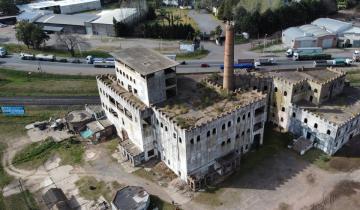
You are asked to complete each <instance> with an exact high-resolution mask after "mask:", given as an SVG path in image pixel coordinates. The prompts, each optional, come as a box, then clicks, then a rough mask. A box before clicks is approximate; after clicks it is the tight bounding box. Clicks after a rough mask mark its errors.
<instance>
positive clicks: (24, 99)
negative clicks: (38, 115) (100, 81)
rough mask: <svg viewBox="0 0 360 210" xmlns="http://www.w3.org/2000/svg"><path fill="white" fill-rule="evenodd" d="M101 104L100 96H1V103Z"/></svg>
mask: <svg viewBox="0 0 360 210" xmlns="http://www.w3.org/2000/svg"><path fill="white" fill-rule="evenodd" d="M85 104H100V98H99V96H39V97H32V96H31V97H28V96H16V97H0V105H47V106H55V105H56V106H57V105H66V106H70V105H85Z"/></svg>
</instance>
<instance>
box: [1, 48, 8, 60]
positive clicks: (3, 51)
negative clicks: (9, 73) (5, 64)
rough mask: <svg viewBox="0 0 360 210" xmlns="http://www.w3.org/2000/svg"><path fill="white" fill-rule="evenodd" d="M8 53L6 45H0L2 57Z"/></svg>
mask: <svg viewBox="0 0 360 210" xmlns="http://www.w3.org/2000/svg"><path fill="white" fill-rule="evenodd" d="M6 54H7V51H6V49H5V48H4V47H0V57H1V58H3V57H5V56H6Z"/></svg>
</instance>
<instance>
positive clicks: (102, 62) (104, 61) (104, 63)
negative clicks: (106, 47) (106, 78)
mask: <svg viewBox="0 0 360 210" xmlns="http://www.w3.org/2000/svg"><path fill="white" fill-rule="evenodd" d="M86 63H88V64H93V65H94V67H97V68H100V67H103V68H115V59H114V58H94V57H92V56H91V55H88V56H86Z"/></svg>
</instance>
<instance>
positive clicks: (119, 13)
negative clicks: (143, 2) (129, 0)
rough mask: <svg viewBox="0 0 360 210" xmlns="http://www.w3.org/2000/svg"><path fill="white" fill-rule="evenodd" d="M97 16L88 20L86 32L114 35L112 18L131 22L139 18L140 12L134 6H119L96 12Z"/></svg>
mask: <svg viewBox="0 0 360 210" xmlns="http://www.w3.org/2000/svg"><path fill="white" fill-rule="evenodd" d="M97 16H98V18H97V19H96V20H94V21H91V22H89V23H88V24H87V25H88V27H89V28H90V30H88V34H91V35H103V36H115V30H114V19H115V20H116V21H117V22H123V23H126V24H132V23H134V22H136V21H137V20H138V19H139V18H140V12H139V11H138V9H136V8H119V9H114V10H104V11H102V12H100V13H98V14H97Z"/></svg>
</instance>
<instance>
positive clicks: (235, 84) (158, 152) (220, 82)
mask: <svg viewBox="0 0 360 210" xmlns="http://www.w3.org/2000/svg"><path fill="white" fill-rule="evenodd" d="M114 57H115V60H116V64H115V67H116V68H115V69H116V74H115V75H100V76H98V77H97V83H98V89H99V92H100V98H101V102H102V107H103V109H104V110H105V113H106V115H107V118H108V119H109V120H110V121H111V122H112V123H113V124H114V126H115V128H116V130H117V133H118V135H119V137H120V139H121V140H120V144H119V149H120V152H121V153H122V155H123V156H124V157H126V158H127V159H128V160H129V161H130V162H131V163H132V164H133V165H134V166H136V165H138V164H140V163H142V162H144V161H147V160H149V159H150V158H153V157H157V158H158V159H161V160H162V161H163V162H164V163H165V164H166V165H167V166H168V167H169V168H170V169H171V170H172V171H173V172H174V173H175V174H177V175H178V176H179V177H181V179H183V180H184V181H186V182H187V183H188V184H189V185H190V187H191V188H192V189H194V190H197V189H199V188H202V187H203V186H204V184H206V183H211V182H213V181H214V180H216V178H218V177H223V176H226V175H228V174H230V173H232V172H233V171H234V170H235V169H236V167H237V166H238V165H239V163H240V157H241V155H242V154H244V153H246V152H248V151H249V150H250V149H251V148H256V147H258V146H260V145H262V143H263V133H264V125H265V122H266V121H267V120H268V121H270V122H272V123H273V124H275V125H277V126H278V127H280V128H281V129H282V130H283V131H289V132H292V133H293V134H294V135H295V136H296V137H297V139H295V140H294V144H293V145H292V148H293V149H295V150H297V151H298V152H299V153H301V154H303V153H304V152H306V151H307V150H308V149H309V148H311V147H317V148H319V149H321V150H323V151H324V152H326V153H328V154H330V155H332V154H334V153H335V152H336V151H337V150H338V149H339V148H341V146H342V145H343V144H345V143H346V142H347V141H348V140H349V139H351V138H352V137H353V136H355V135H357V134H358V133H359V118H360V117H359V116H360V102H359V96H360V95H359V94H358V92H359V90H357V89H355V88H351V87H349V86H348V85H346V82H345V73H344V72H342V71H340V70H336V69H291V70H275V71H274V70H273V71H271V70H263V71H253V72H245V71H243V72H238V73H234V69H233V66H234V31H233V26H232V25H231V24H227V27H226V40H225V53H224V72H223V74H222V75H217V76H215V77H214V76H212V77H209V78H204V76H202V75H191V76H186V75H177V74H176V66H177V65H178V63H176V62H175V61H173V60H171V59H168V58H167V57H165V56H163V55H161V54H159V53H158V52H155V51H153V50H150V49H146V48H142V47H134V48H127V49H122V50H120V51H118V52H116V53H114Z"/></svg>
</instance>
